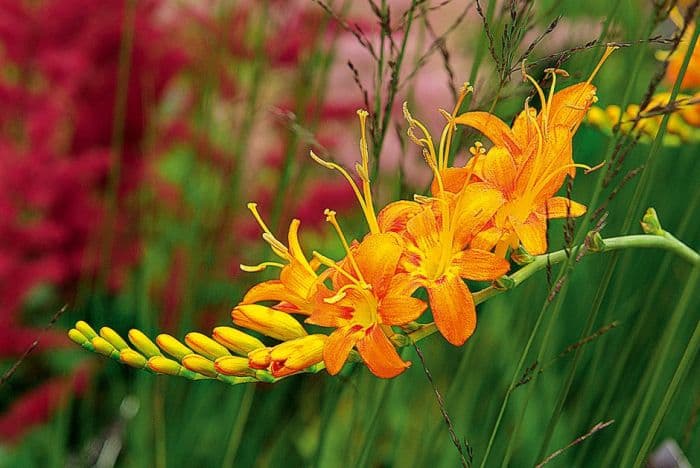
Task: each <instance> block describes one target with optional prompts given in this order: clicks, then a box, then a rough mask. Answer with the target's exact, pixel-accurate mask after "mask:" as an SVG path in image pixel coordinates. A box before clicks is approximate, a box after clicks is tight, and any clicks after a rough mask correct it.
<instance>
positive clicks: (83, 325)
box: [75, 320, 97, 340]
mask: <svg viewBox="0 0 700 468" xmlns="http://www.w3.org/2000/svg"><path fill="white" fill-rule="evenodd" d="M75 328H76V329H77V330H78V331H79V332H80V333H82V334H83V336H85V338H87V339H88V340H92V339H93V338H95V337H96V336H97V333H96V332H95V330H93V328H92V327H91V326H90V325H88V323H87V322H84V321H82V320H78V321H77V322H76V323H75Z"/></svg>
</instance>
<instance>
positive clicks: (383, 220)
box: [377, 200, 421, 233]
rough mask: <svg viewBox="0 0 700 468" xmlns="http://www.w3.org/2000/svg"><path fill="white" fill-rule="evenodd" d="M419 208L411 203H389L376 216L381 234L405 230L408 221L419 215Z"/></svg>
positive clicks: (405, 201)
mask: <svg viewBox="0 0 700 468" xmlns="http://www.w3.org/2000/svg"><path fill="white" fill-rule="evenodd" d="M420 210H421V206H420V205H419V204H418V203H416V202H413V201H408V200H399V201H395V202H392V203H389V204H388V205H387V206H385V207H384V208H383V209H382V210H381V211H380V212H379V214H378V215H377V224H379V230H380V231H381V232H398V233H401V232H403V231H405V230H406V223H407V222H408V220H409V219H411V218H412V217H414V216H415V215H416V214H418V213H420Z"/></svg>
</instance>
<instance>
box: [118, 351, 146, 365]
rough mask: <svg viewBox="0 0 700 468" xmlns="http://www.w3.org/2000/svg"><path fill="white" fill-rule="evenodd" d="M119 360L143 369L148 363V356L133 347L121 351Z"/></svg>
mask: <svg viewBox="0 0 700 468" xmlns="http://www.w3.org/2000/svg"><path fill="white" fill-rule="evenodd" d="M119 360H120V361H121V362H123V363H124V364H127V365H129V366H131V367H135V368H137V369H142V368H143V367H144V366H145V365H146V358H145V357H143V356H142V355H140V354H139V353H137V352H136V351H134V350H133V349H124V350H122V351H121V352H120V353H119Z"/></svg>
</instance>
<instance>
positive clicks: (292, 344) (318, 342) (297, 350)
mask: <svg viewBox="0 0 700 468" xmlns="http://www.w3.org/2000/svg"><path fill="white" fill-rule="evenodd" d="M327 340H328V336H326V335H322V334H314V335H308V336H305V337H303V338H297V339H294V340H289V341H285V342H284V343H280V344H278V345H277V346H273V347H271V348H260V349H258V350H255V351H254V352H251V353H250V354H249V355H248V359H249V363H248V365H249V366H250V367H251V368H253V369H267V370H269V371H270V373H271V374H272V376H273V377H278V378H279V377H286V376H288V375H292V374H297V373H299V372H302V371H304V370H305V369H308V368H309V367H312V366H315V365H317V364H320V363H321V362H323V350H324V347H325V344H326V341H327Z"/></svg>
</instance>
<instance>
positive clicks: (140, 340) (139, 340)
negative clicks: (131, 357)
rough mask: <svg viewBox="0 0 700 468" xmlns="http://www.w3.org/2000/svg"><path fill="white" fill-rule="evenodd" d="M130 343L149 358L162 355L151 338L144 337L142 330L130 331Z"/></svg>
mask: <svg viewBox="0 0 700 468" xmlns="http://www.w3.org/2000/svg"><path fill="white" fill-rule="evenodd" d="M129 341H131V344H133V345H134V346H135V347H136V349H138V350H139V351H141V352H142V353H143V354H145V355H146V356H147V357H149V358H150V357H153V356H160V355H161V353H160V350H159V349H158V347H157V346H156V345H155V343H153V342H152V341H151V339H150V338H149V337H147V336H146V335H144V334H143V332H142V331H141V330H137V329H135V328H132V329H131V330H129Z"/></svg>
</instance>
